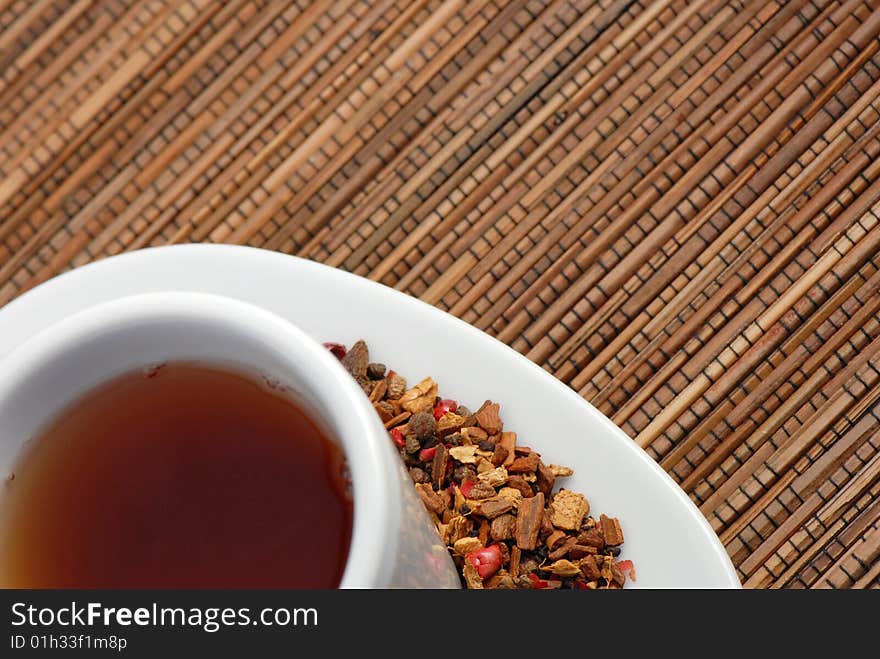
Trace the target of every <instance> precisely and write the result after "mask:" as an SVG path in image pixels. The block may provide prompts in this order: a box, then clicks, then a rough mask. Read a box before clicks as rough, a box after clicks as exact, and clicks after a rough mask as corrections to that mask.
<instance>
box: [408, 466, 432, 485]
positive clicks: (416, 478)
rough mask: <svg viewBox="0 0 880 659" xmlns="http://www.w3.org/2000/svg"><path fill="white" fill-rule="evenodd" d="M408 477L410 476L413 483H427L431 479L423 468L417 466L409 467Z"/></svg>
mask: <svg viewBox="0 0 880 659" xmlns="http://www.w3.org/2000/svg"><path fill="white" fill-rule="evenodd" d="M409 477H410V478H412V481H413V483H427V482H429V481H430V480H431V477H430V476H428V474H426V473H425V470H424V469H419V468H418V467H410V469H409Z"/></svg>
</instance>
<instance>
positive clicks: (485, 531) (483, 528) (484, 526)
mask: <svg viewBox="0 0 880 659" xmlns="http://www.w3.org/2000/svg"><path fill="white" fill-rule="evenodd" d="M489 530H490V526H489V522H487V521H486V520H485V519H484V520H483V521H482V522H480V530H479V534H478V535H477V537H478V538H479V539H480V542H482V543H483V546H486V545H488V544H489Z"/></svg>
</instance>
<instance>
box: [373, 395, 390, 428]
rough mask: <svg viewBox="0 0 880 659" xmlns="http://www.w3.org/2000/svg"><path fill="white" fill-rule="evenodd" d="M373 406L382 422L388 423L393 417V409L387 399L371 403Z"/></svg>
mask: <svg viewBox="0 0 880 659" xmlns="http://www.w3.org/2000/svg"><path fill="white" fill-rule="evenodd" d="M373 408H374V409H375V410H376V413H377V414H378V415H379V419H380V420H381V421H382V423H388V422H389V421H390V420H391V419H392V418H394V410H393V409H392V408H391V405H389V404H388V402H387V401H384V400H383V401H379V402H378V403H373Z"/></svg>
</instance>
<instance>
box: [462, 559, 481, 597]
mask: <svg viewBox="0 0 880 659" xmlns="http://www.w3.org/2000/svg"><path fill="white" fill-rule="evenodd" d="M461 572H462V576H464V582H465V584H467V587H468V588H469V589H470V590H483V580H482V579H481V578H480V574H479V572H477V568H475V567H474V566H473V564H472V563H471V562H470V561H465V562H464V567H463V568H462V571H461Z"/></svg>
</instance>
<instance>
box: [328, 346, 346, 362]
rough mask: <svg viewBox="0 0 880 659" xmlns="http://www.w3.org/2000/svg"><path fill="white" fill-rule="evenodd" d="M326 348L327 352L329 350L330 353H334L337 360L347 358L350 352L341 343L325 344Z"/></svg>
mask: <svg viewBox="0 0 880 659" xmlns="http://www.w3.org/2000/svg"><path fill="white" fill-rule="evenodd" d="M324 347H325V348H327V350H329V351H330V352H332V353H333V354H334V355H335V356H336V359H339V360H341V359H342V358H343V357H345V353H346V352H348V350H347V349H346V348H345V346H344V345H342V344H341V343H325V344H324Z"/></svg>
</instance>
